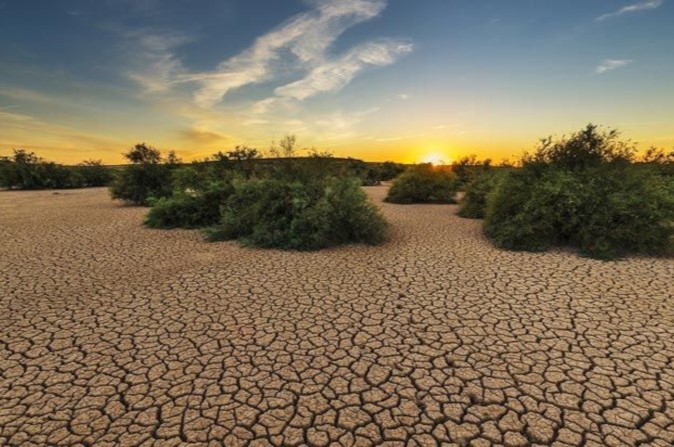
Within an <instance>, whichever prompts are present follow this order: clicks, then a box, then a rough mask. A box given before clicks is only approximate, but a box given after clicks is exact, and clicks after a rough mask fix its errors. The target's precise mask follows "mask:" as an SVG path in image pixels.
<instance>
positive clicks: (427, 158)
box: [419, 152, 452, 166]
mask: <svg viewBox="0 0 674 447" xmlns="http://www.w3.org/2000/svg"><path fill="white" fill-rule="evenodd" d="M419 161H420V162H421V163H429V164H432V165H433V166H443V165H451V164H452V159H451V157H448V156H447V155H446V154H441V153H439V152H430V153H428V154H426V155H424V156H423V157H421V159H420V160H419Z"/></svg>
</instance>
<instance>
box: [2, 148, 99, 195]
mask: <svg viewBox="0 0 674 447" xmlns="http://www.w3.org/2000/svg"><path fill="white" fill-rule="evenodd" d="M109 179H110V170H109V169H108V168H106V167H105V166H102V165H101V163H100V162H92V161H87V162H84V163H82V164H80V165H78V166H63V165H60V164H56V163H52V162H48V161H45V160H43V159H42V158H40V157H39V156H37V155H36V154H35V153H34V152H26V151H25V150H22V149H15V150H14V152H13V154H12V156H10V157H0V187H3V188H15V189H56V188H59V189H65V188H82V187H85V186H103V185H105V184H106V183H107V182H108V181H109Z"/></svg>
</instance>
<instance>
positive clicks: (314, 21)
mask: <svg viewBox="0 0 674 447" xmlns="http://www.w3.org/2000/svg"><path fill="white" fill-rule="evenodd" d="M311 3H312V4H313V9H312V10H310V11H308V12H304V13H301V14H298V15H296V16H294V17H292V18H291V19H290V20H288V21H286V22H285V23H284V24H282V25H281V26H279V27H278V28H276V29H274V30H272V31H270V32H269V33H267V34H265V35H263V36H261V37H259V38H257V40H256V41H255V43H254V44H253V45H252V46H251V47H250V48H248V49H246V50H244V51H243V52H241V53H239V54H237V55H235V56H233V57H231V58H229V59H227V60H225V61H223V62H222V63H221V64H220V65H218V67H217V69H216V70H214V71H212V72H203V73H190V74H183V75H180V76H178V79H179V81H181V82H196V83H198V84H199V85H200V87H199V88H198V89H197V91H196V92H195V94H194V99H195V102H196V103H197V104H199V105H201V106H202V107H211V106H213V105H215V104H217V103H218V102H220V101H221V100H222V98H223V97H224V96H225V95H226V94H227V93H228V92H230V91H231V90H234V89H237V88H240V87H243V86H246V85H250V84H257V83H261V82H265V81H269V80H272V79H273V78H274V77H275V75H276V74H278V70H277V69H279V70H280V69H282V70H285V71H288V70H291V71H293V70H294V71H302V72H305V73H308V74H307V75H306V77H305V78H303V79H301V80H299V81H296V82H293V83H290V84H287V85H285V86H281V87H278V88H277V89H276V92H275V93H276V94H277V95H278V96H280V97H288V98H295V99H304V98H307V97H309V96H311V95H313V94H316V93H320V92H329V91H335V90H339V89H340V88H342V87H344V86H345V85H346V84H348V83H349V82H350V81H351V79H353V77H354V76H355V75H356V74H357V73H358V72H359V71H361V70H362V69H364V68H365V67H367V66H381V65H387V64H390V63H392V62H394V61H395V59H396V56H398V55H400V54H403V53H405V52H409V51H410V50H411V45H410V44H406V43H403V42H399V41H394V40H379V41H372V42H367V43H364V44H361V45H359V46H357V47H355V48H352V49H351V50H348V51H347V52H346V53H344V54H342V55H340V56H337V57H330V56H329V55H328V54H327V51H328V49H329V48H330V47H331V45H332V44H333V43H334V42H335V41H336V40H337V38H338V37H339V36H340V35H341V34H342V33H344V31H346V30H347V29H349V28H351V27H352V26H354V25H356V24H358V23H361V22H364V21H367V20H371V19H373V18H375V17H377V16H379V15H380V14H381V13H382V11H383V10H384V9H385V7H386V0H314V1H312V2H311ZM263 105H265V104H263ZM266 105H268V104H266Z"/></svg>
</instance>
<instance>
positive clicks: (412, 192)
mask: <svg viewBox="0 0 674 447" xmlns="http://www.w3.org/2000/svg"><path fill="white" fill-rule="evenodd" d="M457 189H458V183H457V179H456V175H454V174H453V173H452V172H450V171H447V170H445V169H441V168H434V167H433V166H432V165H419V166H416V167H414V168H412V169H409V170H407V171H406V172H405V173H404V174H402V175H400V177H398V178H397V179H396V180H395V182H393V185H392V186H391V189H389V192H388V196H387V197H386V201H387V202H391V203H401V204H410V203H456V201H455V198H454V197H455V196H456V192H457Z"/></svg>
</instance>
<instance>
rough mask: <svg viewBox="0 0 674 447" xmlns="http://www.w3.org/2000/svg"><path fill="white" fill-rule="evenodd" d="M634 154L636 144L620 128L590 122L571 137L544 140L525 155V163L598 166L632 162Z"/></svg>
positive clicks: (535, 166)
mask: <svg viewBox="0 0 674 447" xmlns="http://www.w3.org/2000/svg"><path fill="white" fill-rule="evenodd" d="M634 153H635V148H634V145H632V144H631V143H630V142H629V141H621V140H620V134H619V133H618V131H616V130H603V129H600V128H599V127H598V126H596V125H594V124H588V125H587V126H586V127H585V128H584V129H583V130H581V131H579V132H576V133H573V134H571V136H570V137H563V138H561V139H559V140H553V139H552V137H548V138H544V139H542V140H541V143H540V145H539V147H538V148H537V150H536V152H535V153H534V154H533V155H525V156H524V157H523V159H522V164H523V166H525V167H530V168H546V167H556V168H560V169H585V168H592V167H595V168H596V167H598V166H602V165H606V164H626V163H630V162H632V161H634Z"/></svg>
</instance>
